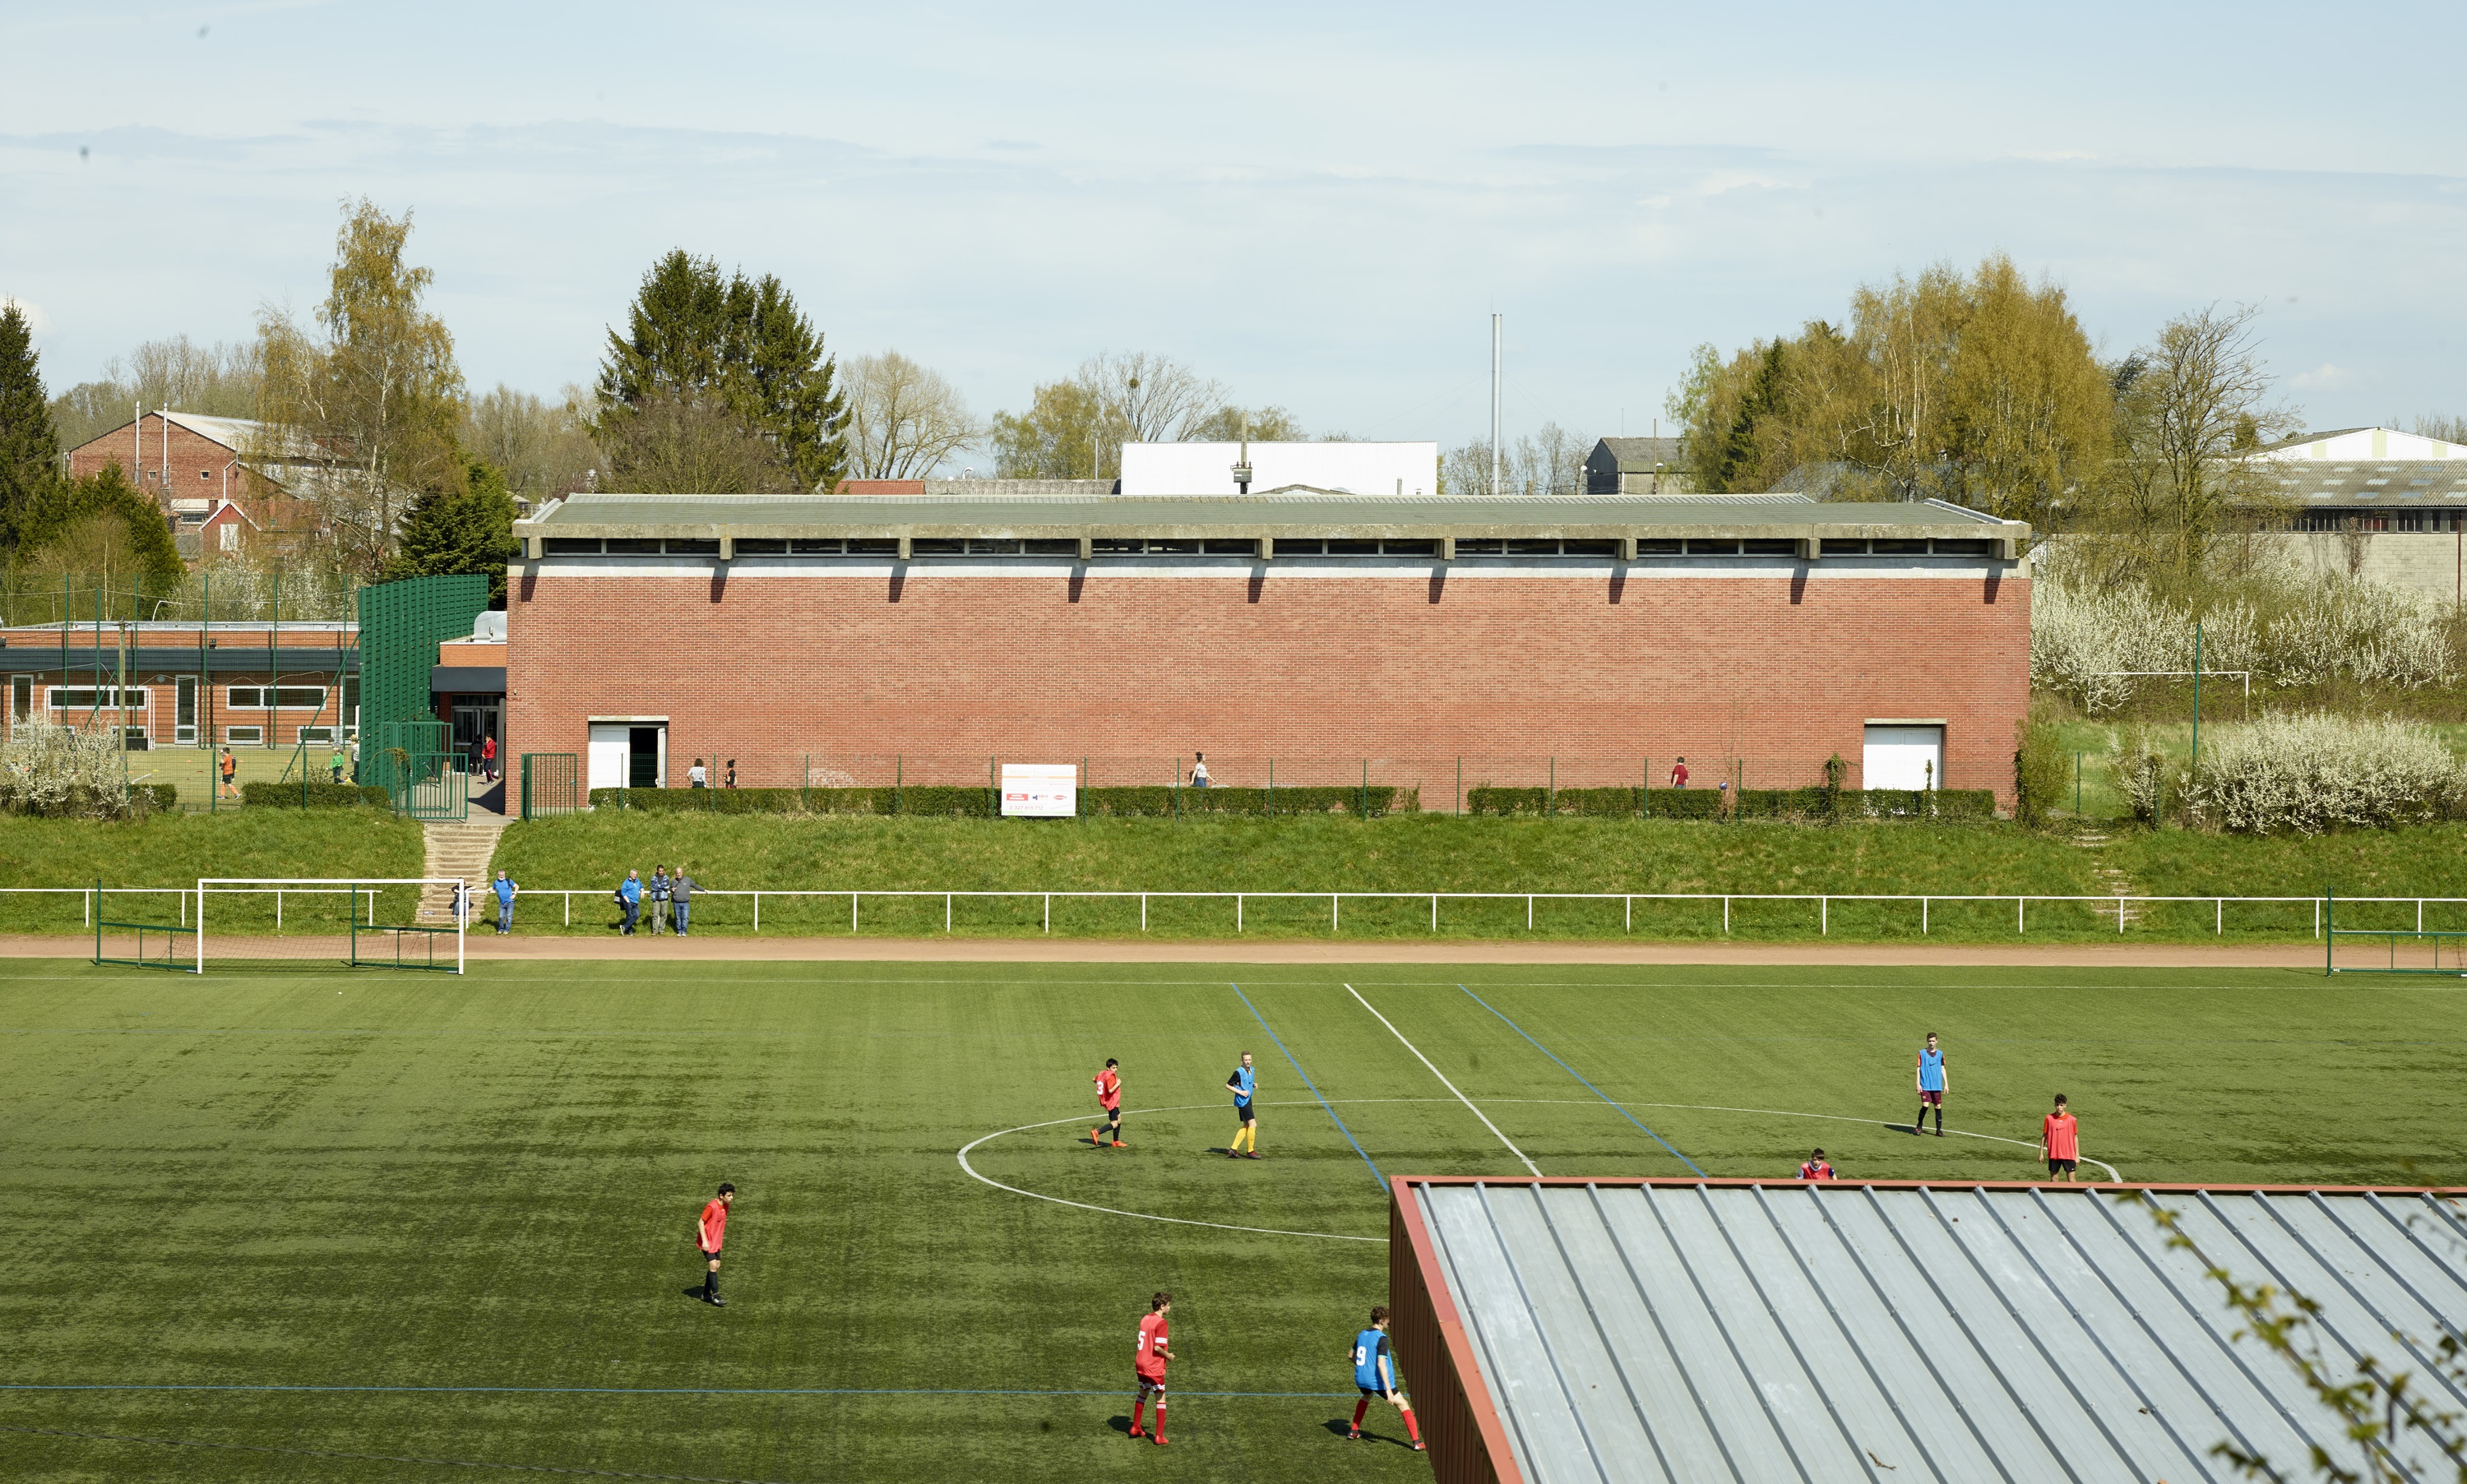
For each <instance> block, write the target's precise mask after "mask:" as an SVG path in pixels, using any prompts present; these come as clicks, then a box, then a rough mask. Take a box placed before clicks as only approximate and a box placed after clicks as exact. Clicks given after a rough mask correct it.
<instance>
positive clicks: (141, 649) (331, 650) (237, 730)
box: [0, 619, 360, 765]
mask: <svg viewBox="0 0 2467 1484" xmlns="http://www.w3.org/2000/svg"><path fill="white" fill-rule="evenodd" d="M0 675H5V676H6V678H7V679H6V683H7V685H8V687H9V692H8V693H9V709H8V718H7V725H8V728H9V731H11V733H13V732H14V731H16V729H17V728H19V727H21V726H23V725H25V724H26V723H27V722H29V721H48V722H52V723H54V724H56V725H59V726H74V727H79V728H90V729H91V728H99V729H102V730H103V731H110V730H113V729H116V728H121V727H125V729H126V743H127V745H128V746H129V747H130V748H132V749H154V748H165V747H214V746H230V747H253V748H289V747H296V746H298V745H299V744H300V743H301V742H303V741H306V743H307V744H308V745H309V746H311V747H322V746H326V745H328V744H331V743H332V742H333V741H334V740H335V739H336V738H337V737H338V736H348V735H349V734H350V730H351V728H352V726H353V725H354V723H355V722H356V720H357V712H358V708H359V687H360V653H359V647H358V625H356V624H351V623H322V622H307V621H288V622H283V623H280V624H276V623H262V622H255V623H252V622H229V621H224V620H219V619H218V620H216V621H215V624H214V625H213V626H212V627H211V628H207V627H205V626H202V625H200V624H197V623H194V622H188V623H178V622H169V623H165V622H149V623H127V624H123V623H119V622H113V621H108V620H106V621H104V622H102V623H100V624H97V623H75V622H72V623H69V624H67V625H65V626H63V625H61V624H57V623H52V624H44V625H40V626H29V627H20V628H10V629H0ZM123 676H125V677H126V683H125V686H124V685H123V682H122V677H123ZM124 708H125V709H124ZM124 718H125V720H124ZM324 760H325V759H324V758H323V757H322V756H321V757H320V758H319V759H318V761H319V763H320V764H321V765H322V764H323V762H324Z"/></svg>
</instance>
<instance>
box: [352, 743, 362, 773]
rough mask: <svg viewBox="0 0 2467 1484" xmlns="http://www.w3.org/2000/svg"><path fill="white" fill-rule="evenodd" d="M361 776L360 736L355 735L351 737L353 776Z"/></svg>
mask: <svg viewBox="0 0 2467 1484" xmlns="http://www.w3.org/2000/svg"><path fill="white" fill-rule="evenodd" d="M351 776H352V777H355V778H356V777H358V776H360V739H359V738H357V737H353V738H352V739H351Z"/></svg>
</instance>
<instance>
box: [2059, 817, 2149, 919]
mask: <svg viewBox="0 0 2467 1484" xmlns="http://www.w3.org/2000/svg"><path fill="white" fill-rule="evenodd" d="M2107 839H2108V837H2107V836H2105V835H2103V834H2099V833H2097V832H2095V831H2092V832H2089V833H2086V834H2080V835H2076V836H2074V837H2073V843H2074V844H2076V845H2078V846H2080V847H2081V848H2082V849H2084V850H2103V849H2105V848H2106V846H2107ZM2090 873H2091V877H2092V879H2093V880H2094V881H2096V882H2097V883H2098V886H2099V889H2100V890H2102V891H2113V892H2115V893H2116V905H2115V906H2114V907H2099V906H2093V907H2092V908H2091V910H2090V911H2091V915H2092V916H2094V917H2101V918H2105V917H2116V918H2120V919H2122V920H2121V921H2120V922H2119V923H2118V924H2117V925H2116V931H2118V932H2122V931H2123V930H2124V929H2125V928H2129V927H2131V926H2132V925H2133V924H2135V923H2137V922H2139V921H2140V920H2141V904H2140V903H2139V902H2127V901H2126V900H2125V897H2127V896H2128V895H2130V894H2132V893H2133V892H2134V891H2135V890H2136V889H2137V888H2135V887H2134V885H2133V879H2132V878H2131V877H2129V876H2127V875H2125V874H2124V872H2122V871H2121V870H2118V869H2117V868H2116V867H2115V866H2107V865H2099V866H2092V867H2091V872H2090Z"/></svg>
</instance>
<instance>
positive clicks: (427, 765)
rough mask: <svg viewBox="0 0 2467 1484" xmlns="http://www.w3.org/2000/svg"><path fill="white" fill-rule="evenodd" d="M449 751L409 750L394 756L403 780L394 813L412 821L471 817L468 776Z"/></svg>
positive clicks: (460, 762)
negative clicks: (410, 751)
mask: <svg viewBox="0 0 2467 1484" xmlns="http://www.w3.org/2000/svg"><path fill="white" fill-rule="evenodd" d="M462 762H463V760H462V759H461V758H460V757H457V756H456V755H454V754H453V753H404V754H402V755H401V756H399V757H398V758H397V759H396V765H397V767H398V768H399V771H400V777H401V780H402V783H401V788H400V790H399V791H398V792H397V793H396V796H395V812H396V813H397V814H403V815H408V816H409V817H411V818H412V819H415V820H464V819H468V818H470V813H471V798H470V791H469V787H468V784H469V782H470V775H468V774H466V773H464V771H463V766H462Z"/></svg>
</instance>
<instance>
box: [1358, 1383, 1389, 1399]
mask: <svg viewBox="0 0 2467 1484" xmlns="http://www.w3.org/2000/svg"><path fill="white" fill-rule="evenodd" d="M1353 1384H1354V1389H1355V1390H1357V1391H1360V1392H1361V1393H1362V1394H1363V1395H1364V1396H1367V1397H1369V1399H1370V1400H1372V1401H1373V1402H1385V1401H1387V1400H1388V1393H1387V1392H1385V1391H1382V1390H1380V1389H1379V1388H1378V1387H1377V1386H1366V1385H1364V1384H1362V1383H1360V1382H1355V1383H1353Z"/></svg>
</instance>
